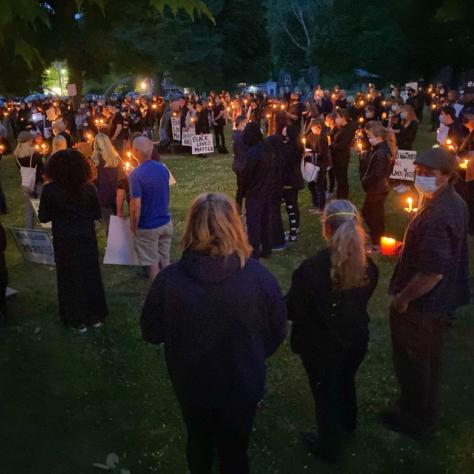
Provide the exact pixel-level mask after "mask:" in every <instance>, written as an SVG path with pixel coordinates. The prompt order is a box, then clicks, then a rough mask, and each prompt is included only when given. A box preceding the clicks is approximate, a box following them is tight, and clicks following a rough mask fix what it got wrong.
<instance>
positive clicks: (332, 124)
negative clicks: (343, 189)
mask: <svg viewBox="0 0 474 474" xmlns="http://www.w3.org/2000/svg"><path fill="white" fill-rule="evenodd" d="M324 125H326V128H327V129H328V130H327V137H328V145H329V147H330V146H331V143H333V142H334V135H336V132H337V127H336V114H328V115H326V118H325V120H324ZM329 157H330V159H329V166H328V188H327V189H328V192H327V193H326V199H328V198H331V197H332V196H333V194H334V189H335V188H336V178H335V176H334V167H333V165H332V158H331V151H330V150H329Z"/></svg>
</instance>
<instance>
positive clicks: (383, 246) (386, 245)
mask: <svg viewBox="0 0 474 474" xmlns="http://www.w3.org/2000/svg"><path fill="white" fill-rule="evenodd" d="M399 247H400V243H399V242H397V241H396V240H395V239H393V238H392V237H385V236H384V237H382V238H381V239H380V253H381V254H382V255H385V256H387V257H392V256H394V255H396V253H397V250H398V249H399Z"/></svg>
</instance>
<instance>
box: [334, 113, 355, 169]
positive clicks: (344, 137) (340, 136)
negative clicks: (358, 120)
mask: <svg viewBox="0 0 474 474" xmlns="http://www.w3.org/2000/svg"><path fill="white" fill-rule="evenodd" d="M355 130H356V125H355V124H354V122H352V121H350V122H348V123H347V125H345V126H344V127H342V128H336V132H335V133H334V140H333V141H332V145H331V156H332V161H333V163H336V162H337V161H339V160H341V161H344V160H347V159H349V158H350V156H351V146H352V141H353V140H354V135H355Z"/></svg>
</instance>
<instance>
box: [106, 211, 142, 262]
mask: <svg viewBox="0 0 474 474" xmlns="http://www.w3.org/2000/svg"><path fill="white" fill-rule="evenodd" d="M104 264H105V265H138V259H137V254H136V252H135V247H134V246H133V237H132V232H131V231H130V219H128V218H127V219H122V218H121V217H118V216H110V223H109V236H108V238H107V248H106V250H105V256H104Z"/></svg>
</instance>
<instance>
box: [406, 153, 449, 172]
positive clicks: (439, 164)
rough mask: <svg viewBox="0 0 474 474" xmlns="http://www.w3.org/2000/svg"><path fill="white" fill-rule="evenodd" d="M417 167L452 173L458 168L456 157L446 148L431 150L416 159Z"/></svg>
mask: <svg viewBox="0 0 474 474" xmlns="http://www.w3.org/2000/svg"><path fill="white" fill-rule="evenodd" d="M415 165H423V166H426V167H427V168H432V169H435V170H440V171H442V172H443V173H451V172H453V171H454V170H455V168H456V157H455V156H454V155H453V154H452V153H449V152H448V151H447V150H445V149H444V148H431V149H429V150H427V151H425V152H423V153H421V154H420V155H418V156H417V157H416V159H415Z"/></svg>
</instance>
